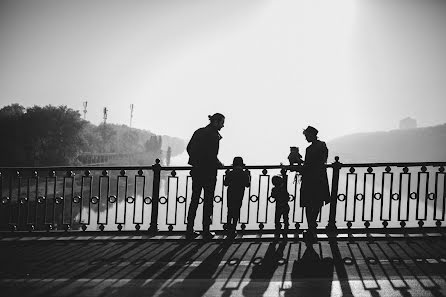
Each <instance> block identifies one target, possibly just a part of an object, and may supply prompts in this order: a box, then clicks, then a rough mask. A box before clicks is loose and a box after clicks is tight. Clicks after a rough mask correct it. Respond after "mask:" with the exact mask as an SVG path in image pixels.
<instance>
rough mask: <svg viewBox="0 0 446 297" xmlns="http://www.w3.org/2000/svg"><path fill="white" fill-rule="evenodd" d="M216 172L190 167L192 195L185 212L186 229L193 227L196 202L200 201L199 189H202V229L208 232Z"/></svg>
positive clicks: (190, 229)
mask: <svg viewBox="0 0 446 297" xmlns="http://www.w3.org/2000/svg"><path fill="white" fill-rule="evenodd" d="M216 175H217V172H216V170H215V171H209V170H205V171H201V170H196V169H192V173H191V176H192V197H191V202H190V205H189V211H188V213H187V230H188V231H192V230H193V228H194V222H195V216H196V214H197V208H198V204H199V202H200V195H201V191H202V190H204V198H203V231H205V232H209V226H210V225H211V222H212V213H213V209H214V192H215V184H216V182H217V176H216Z"/></svg>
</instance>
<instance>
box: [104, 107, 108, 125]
mask: <svg viewBox="0 0 446 297" xmlns="http://www.w3.org/2000/svg"><path fill="white" fill-rule="evenodd" d="M107 111H108V109H107V107H104V124H106V123H107Z"/></svg>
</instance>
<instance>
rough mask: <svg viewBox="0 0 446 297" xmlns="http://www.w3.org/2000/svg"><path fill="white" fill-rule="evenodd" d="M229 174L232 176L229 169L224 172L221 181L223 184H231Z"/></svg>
mask: <svg viewBox="0 0 446 297" xmlns="http://www.w3.org/2000/svg"><path fill="white" fill-rule="evenodd" d="M231 176H232V173H231V171H228V172H227V173H226V176H225V179H224V181H223V185H224V186H226V187H227V186H229V185H230V184H231Z"/></svg>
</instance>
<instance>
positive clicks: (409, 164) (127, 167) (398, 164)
mask: <svg viewBox="0 0 446 297" xmlns="http://www.w3.org/2000/svg"><path fill="white" fill-rule="evenodd" d="M339 164H340V166H341V167H343V168H344V167H386V166H389V167H412V166H446V162H445V161H430V162H385V163H383V162H380V163H339ZM283 166H288V165H286V164H283V165H281V164H278V165H246V166H245V168H246V169H281V168H283ZM332 167H333V164H332V163H327V168H332ZM232 168H233V166H231V165H230V166H222V167H220V168H219V169H221V170H223V169H232ZM89 169H93V170H100V169H107V170H122V169H124V170H140V169H142V170H153V165H136V166H135V165H121V166H91V165H84V166H41V167H0V170H5V171H9V170H10V171H12V170H54V171H62V170H71V171H73V170H89ZM190 169H192V166H189V165H187V166H162V165H161V170H190Z"/></svg>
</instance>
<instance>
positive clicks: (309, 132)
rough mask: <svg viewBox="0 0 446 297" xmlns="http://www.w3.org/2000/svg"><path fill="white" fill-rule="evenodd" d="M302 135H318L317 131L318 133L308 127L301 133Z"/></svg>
mask: <svg viewBox="0 0 446 297" xmlns="http://www.w3.org/2000/svg"><path fill="white" fill-rule="evenodd" d="M303 133H304V134H313V135H317V133H319V131H318V130H317V129H316V128H314V127H312V126H308V127H307V128H306V129H305V130H304V131H303Z"/></svg>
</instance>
